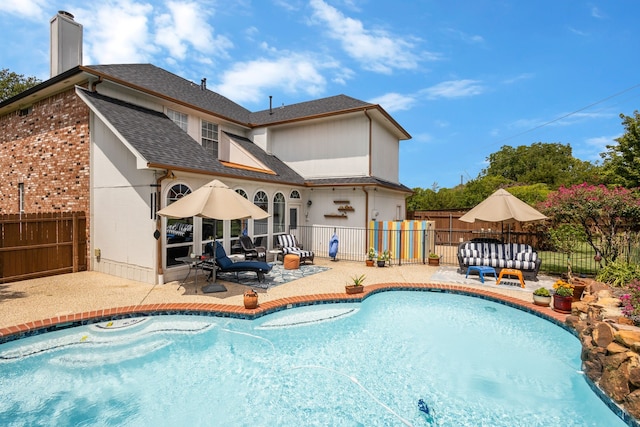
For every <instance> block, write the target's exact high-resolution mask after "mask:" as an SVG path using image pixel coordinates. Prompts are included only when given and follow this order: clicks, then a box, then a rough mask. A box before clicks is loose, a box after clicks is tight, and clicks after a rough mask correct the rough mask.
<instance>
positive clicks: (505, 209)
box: [460, 189, 547, 222]
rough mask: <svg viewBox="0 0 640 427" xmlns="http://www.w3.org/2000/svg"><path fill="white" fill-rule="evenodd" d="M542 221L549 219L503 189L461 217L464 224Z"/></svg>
mask: <svg viewBox="0 0 640 427" xmlns="http://www.w3.org/2000/svg"><path fill="white" fill-rule="evenodd" d="M541 219H547V217H546V216H544V215H543V214H541V213H540V212H538V211H537V210H535V209H534V208H532V207H531V206H529V205H528V204H526V203H525V202H523V201H522V200H520V199H518V198H517V197H516V196H514V195H513V194H511V193H509V192H508V191H506V190H503V189H500V190H498V191H496V192H495V193H493V194H492V195H490V196H489V197H487V198H486V199H484V200H483V201H482V202H480V203H479V204H478V205H477V206H476V207H474V208H473V209H471V210H470V211H469V212H467V213H466V214H464V215H462V216H461V217H460V221H464V222H475V221H487V222H503V221H507V222H514V221H520V222H527V221H538V220H541Z"/></svg>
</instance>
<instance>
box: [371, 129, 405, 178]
mask: <svg viewBox="0 0 640 427" xmlns="http://www.w3.org/2000/svg"><path fill="white" fill-rule="evenodd" d="M371 134H372V150H371V174H372V175H373V176H376V177H378V178H382V179H385V180H388V181H390V182H395V183H398V182H399V173H400V172H399V164H400V163H399V153H400V147H399V142H398V138H397V137H395V136H393V135H392V134H391V133H390V132H389V131H388V130H387V129H385V128H384V127H382V126H381V125H380V124H379V123H377V122H375V121H374V122H373V123H372V126H371Z"/></svg>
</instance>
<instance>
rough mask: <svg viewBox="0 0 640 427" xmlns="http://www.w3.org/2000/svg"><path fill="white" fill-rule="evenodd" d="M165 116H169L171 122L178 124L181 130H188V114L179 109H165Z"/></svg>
mask: <svg viewBox="0 0 640 427" xmlns="http://www.w3.org/2000/svg"><path fill="white" fill-rule="evenodd" d="M167 117H169V118H170V119H171V121H173V123H175V124H177V125H178V126H180V129H182V130H183V131H185V132H187V131H188V129H189V127H188V125H187V123H188V116H187V115H186V114H184V113H181V112H179V111H173V110H167Z"/></svg>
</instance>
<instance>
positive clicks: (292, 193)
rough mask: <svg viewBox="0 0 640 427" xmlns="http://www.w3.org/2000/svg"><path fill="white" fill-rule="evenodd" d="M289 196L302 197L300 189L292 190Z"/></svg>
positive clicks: (292, 197) (293, 197) (291, 197)
mask: <svg viewBox="0 0 640 427" xmlns="http://www.w3.org/2000/svg"><path fill="white" fill-rule="evenodd" d="M289 198H290V199H299V198H300V192H299V191H298V190H292V191H291V194H289Z"/></svg>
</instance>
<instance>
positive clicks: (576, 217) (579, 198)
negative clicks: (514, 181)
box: [542, 183, 640, 263]
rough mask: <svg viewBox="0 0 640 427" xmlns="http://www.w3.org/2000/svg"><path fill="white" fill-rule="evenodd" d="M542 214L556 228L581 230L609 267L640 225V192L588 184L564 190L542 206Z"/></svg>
mask: <svg viewBox="0 0 640 427" xmlns="http://www.w3.org/2000/svg"><path fill="white" fill-rule="evenodd" d="M542 212H543V213H544V214H545V215H547V216H549V217H550V218H552V219H553V221H554V222H555V223H556V224H573V225H576V226H578V227H581V228H582V229H583V230H584V234H585V238H586V241H587V243H588V244H589V246H591V247H592V248H593V249H594V250H595V251H596V252H597V253H600V254H601V255H602V258H603V260H604V261H605V262H606V263H609V262H612V261H615V260H616V258H617V257H618V255H619V254H620V249H621V248H620V245H619V244H618V240H619V238H620V236H621V235H622V232H623V231H628V230H631V229H632V228H634V227H637V226H638V224H639V223H640V192H639V191H638V190H628V189H626V188H623V187H615V188H612V189H609V188H607V187H605V186H604V185H598V186H595V185H589V184H586V183H583V184H580V185H574V186H572V187H570V188H565V187H560V188H559V189H558V191H556V192H554V193H551V194H550V195H549V197H548V198H547V200H546V201H545V202H544V203H543V204H542ZM598 237H600V239H598Z"/></svg>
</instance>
